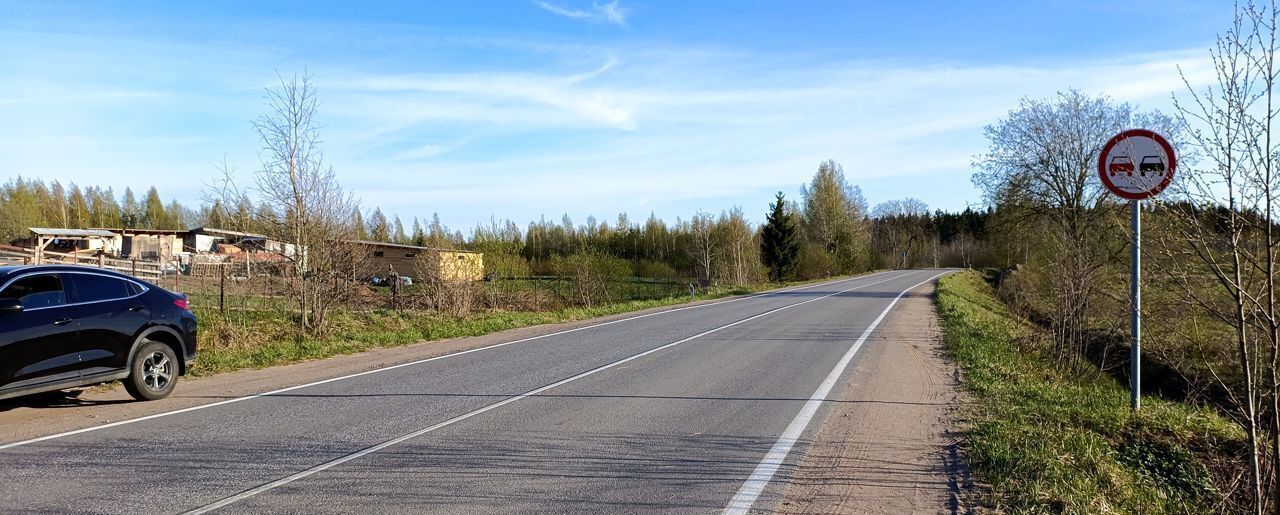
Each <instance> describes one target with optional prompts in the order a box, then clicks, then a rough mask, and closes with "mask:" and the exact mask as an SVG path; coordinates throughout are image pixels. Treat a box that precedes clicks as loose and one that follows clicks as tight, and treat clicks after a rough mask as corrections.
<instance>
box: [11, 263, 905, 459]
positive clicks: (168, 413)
mask: <svg viewBox="0 0 1280 515" xmlns="http://www.w3.org/2000/svg"><path fill="white" fill-rule="evenodd" d="M890 272H892V271H884V272H876V273H874V274H867V275H864V276H860V277H852V278H849V279H841V280H838V281H831V282H825V283H819V284H811V285H806V286H797V287H794V288H787V289H783V290H773V291H767V292H762V293H757V294H755V295H748V296H745V297H738V298H736V299H729V300H724V301H719V302H708V303H706V304H698V305H694V306H684V307H679V308H674V309H667V310H663V311H656V312H653V313H645V314H643V315H636V316H632V317H627V318H620V319H618V320H610V321H608V322H601V323H599V324H592V325H586V326H582V327H575V328H573V329H566V330H564V331H557V332H554V333H548V334H544V335H540V336H531V337H529V338H521V339H519V340H512V341H509V342H502V343H496V344H493V345H489V346H486V347H479V348H475V349H470V350H465V351H459V352H454V353H452V354H445V355H443V356H435V357H432V358H426V359H420V360H417V361H411V362H408V363H401V364H398V365H391V366H386V367H381V368H375V369H373V370H366V371H364V372H357V373H354V374H348V375H345V376H340V377H333V378H329V379H324V380H320V381H315V382H311V383H306V384H300V385H297V386H290V387H287V388H281V389H279V390H271V391H269V392H263V393H257V394H253V395H246V396H244V397H236V398H234V399H227V400H223V401H218V402H212V403H209V404H201V405H199V406H191V407H188V408H182V409H178V410H173V411H166V412H163V413H155V414H152V415H146V416H142V417H138V418H131V419H128V420H121V421H118V422H111V423H108V424H102V425H100V426H93V427H86V428H82V429H76V430H73V431H65V432H62V433H57V434H52V435H46V436H41V437H37V438H31V439H28V440H21V441H17V442H12V443H7V444H3V445H0V451H2V450H5V449H12V448H14V447H21V446H24V445H30V444H33V443H38V442H45V441H49V440H55V439H58V438H65V437H68V436H73V435H78V434H83V433H90V432H93V431H101V430H103V429H110V428H113V427H119V426H123V425H127V424H135V423H138V422H144V421H147V420H153V419H157V418H162V417H168V416H172V415H180V414H183V413H190V412H192V411H199V410H203V409H209V408H216V407H218V406H226V405H228V404H234V403H237V402H243V401H248V400H253V399H258V398H261V397H270V396H272V395H279V394H282V393H286V392H291V391H294V390H300V389H303V388H310V387H312V386H319V385H322V384H326V383H332V382H335V381H344V380H347V379H353V378H356V377H360V376H365V375H369V374H376V373H378V372H386V371H388V370H395V369H397V368H403V367H411V366H414V365H421V364H423V363H427V362H431V361H436V360H441V359H445V358H452V357H456V356H462V355H464V354H471V353H473V352H480V351H485V350H490V349H496V348H498V347H505V346H507V345H513V344H517V343H524V342H528V341H533V340H540V339H543V338H550V337H552V336H560V335H562V334H568V333H572V332H577V331H583V330H586V329H594V328H597V327H603V326H606V325H612V324H617V323H622V322H629V321H631V320H637V319H641V318H647V317H651V316H658V315H664V314H667V313H676V312H679V311H685V310H688V309H697V308H703V307H709V306H719V305H722V304H728V303H731V302H738V301H742V300H747V299H754V298H758V297H766V296H769V295H774V294H778V293H786V292H792V291H797V290H806V289H809V288H817V287H819V286H827V285H831V284H839V283H844V282H849V281H856V280H859V279H868V278H871V277H876V276H879V275H884V274H887V273H890Z"/></svg>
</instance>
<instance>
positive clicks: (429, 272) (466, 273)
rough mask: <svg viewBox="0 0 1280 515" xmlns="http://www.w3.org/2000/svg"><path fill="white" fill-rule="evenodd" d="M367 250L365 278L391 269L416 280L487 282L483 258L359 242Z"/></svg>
mask: <svg viewBox="0 0 1280 515" xmlns="http://www.w3.org/2000/svg"><path fill="white" fill-rule="evenodd" d="M351 243H354V244H357V245H359V246H361V247H363V248H364V249H365V252H366V255H365V265H366V266H364V267H363V268H364V274H366V275H369V276H374V275H378V276H384V275H386V274H387V272H388V271H389V270H390V269H394V270H395V271H396V273H398V274H400V275H408V276H411V277H414V278H415V279H427V278H439V279H441V280H444V281H481V280H484V254H483V253H480V252H471V251H467V250H451V249H433V248H429V247H419V246H417V245H403V244H399V243H385V242H380V241H368V240H356V241H352V242H351Z"/></svg>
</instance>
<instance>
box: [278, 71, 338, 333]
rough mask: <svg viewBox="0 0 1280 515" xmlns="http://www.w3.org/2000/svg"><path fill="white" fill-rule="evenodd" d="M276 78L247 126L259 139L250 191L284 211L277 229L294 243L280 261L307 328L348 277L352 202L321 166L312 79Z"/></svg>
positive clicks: (320, 321)
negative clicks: (292, 281)
mask: <svg viewBox="0 0 1280 515" xmlns="http://www.w3.org/2000/svg"><path fill="white" fill-rule="evenodd" d="M279 80H280V83H279V85H278V86H277V87H276V88H274V89H268V90H267V91H266V96H265V98H266V103H267V108H268V112H267V113H266V114H264V115H262V116H261V117H259V118H258V119H257V120H255V121H254V122H253V127H254V129H255V130H256V131H257V133H258V136H259V138H260V139H261V141H262V149H261V151H260V152H259V156H258V157H259V160H260V162H261V164H262V168H261V170H259V171H258V173H257V175H256V179H257V189H258V192H259V194H260V195H261V197H262V198H261V200H262V201H263V202H269V203H271V204H273V205H275V206H277V207H278V209H279V211H281V212H282V213H283V217H282V218H281V220H280V222H279V223H280V224H281V227H280V229H282V232H284V233H287V234H289V236H290V239H291V240H292V242H293V243H294V245H295V247H294V251H293V252H291V253H286V257H287V258H288V259H289V260H290V262H291V263H292V264H293V269H294V273H295V276H296V298H297V302H298V308H299V312H300V317H299V324H300V325H301V326H302V327H303V328H304V329H306V330H312V331H314V330H318V329H320V328H322V327H323V325H324V322H325V315H326V314H327V313H328V311H329V310H330V308H331V307H332V306H333V305H334V304H335V303H336V302H338V301H340V300H341V299H342V298H343V297H344V296H345V292H346V291H347V287H348V286H349V284H347V282H348V281H349V280H350V277H348V276H347V275H346V274H345V273H344V271H348V270H353V269H355V265H354V260H356V259H358V255H359V251H358V250H357V249H356V248H355V246H354V245H352V244H351V243H350V240H351V239H353V236H354V234H355V232H356V231H355V228H354V227H352V224H351V220H350V214H351V213H352V211H353V210H354V209H355V207H356V204H355V202H354V201H353V200H352V198H351V196H350V195H349V194H348V193H345V192H344V191H343V190H342V188H341V186H339V184H338V181H337V178H336V176H335V173H334V171H333V168H332V167H329V166H326V165H325V164H324V153H323V151H322V150H321V147H320V143H321V142H320V132H319V124H318V122H317V121H316V119H315V116H316V111H317V108H318V106H319V102H318V98H317V96H316V89H315V87H314V86H313V85H312V82H311V76H310V75H308V74H305V73H304V74H303V75H301V76H296V75H295V76H293V77H292V78H289V79H285V78H284V77H280V78H279Z"/></svg>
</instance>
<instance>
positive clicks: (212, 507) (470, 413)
mask: <svg viewBox="0 0 1280 515" xmlns="http://www.w3.org/2000/svg"><path fill="white" fill-rule="evenodd" d="M900 278H902V275H898V276H896V277H890V278H888V279H884V280H880V281H876V282H873V283H868V284H864V285H861V286H855V287H853V288H849V289H847V290H841V291H838V292H835V293H831V294H828V295H823V296H821V297H814V298H812V299H809V300H805V301H801V302H797V303H795V304H788V305H786V306H782V307H780V308H774V309H771V310H769V311H765V312H764V313H760V314H757V315H752V316H750V317H747V318H743V319H741V320H738V321H736V322H730V323H728V324H725V325H722V326H720V327H716V328H714V329H708V330H706V331H703V332H701V333H698V334H695V335H693V336H689V337H687V338H682V339H680V340H676V341H674V342H671V343H668V344H665V345H662V346H660V347H655V348H652V349H649V350H647V351H644V352H641V353H639V354H633V355H631V356H629V357H626V358H622V359H620V360H618V361H614V362H612V363H609V364H606V365H601V366H598V367H596V368H593V369H591V370H588V371H586V372H582V373H579V374H577V375H574V376H571V377H568V378H565V379H561V380H559V381H556V382H554V383H551V384H548V385H546V386H541V387H538V388H535V389H533V390H529V391H527V392H524V393H522V394H519V395H516V396H513V397H509V398H506V399H503V400H501V401H498V402H495V403H493V404H489V405H487V406H484V407H481V408H477V409H475V410H472V411H468V412H466V413H463V414H462V415H458V416H456V417H453V418H451V419H449V420H446V421H444V422H440V423H438V424H435V425H432V426H428V427H424V428H422V429H419V430H417V431H414V432H412V433H409V434H406V435H404V436H400V437H396V438H393V439H391V440H387V441H385V442H382V443H380V444H377V445H373V446H370V447H366V448H364V449H361V450H359V451H356V452H353V453H351V454H348V455H346V456H342V457H340V458H336V459H333V460H331V461H327V462H325V463H321V464H319V465H316V466H314V467H311V468H309V469H307V470H303V471H301V472H298V473H295V474H293V475H290V476H287V477H284V478H280V479H277V480H275V481H272V482H270V483H267V484H264V485H261V486H258V487H256V488H252V489H249V490H245V491H244V492H241V493H238V494H236V495H233V496H230V497H227V498H224V499H222V500H219V501H217V502H214V503H210V504H207V505H205V506H201V507H199V508H196V509H194V510H191V511H188V512H186V513H185V514H184V515H199V514H202V513H208V512H210V511H212V510H216V509H218V508H221V507H224V506H227V505H229V504H232V503H235V502H238V501H242V500H244V499H248V498H250V497H253V496H255V495H258V494H260V493H263V492H266V491H268V490H271V489H274V488H277V487H280V486H283V485H287V484H289V483H292V482H294V481H297V480H299V479H303V478H305V477H307V476H310V475H313V474H316V473H318V472H322V471H324V470H327V469H330V468H333V467H335V466H338V465H341V464H343V463H346V462H348V461H351V460H354V459H357V458H360V457H362V456H366V455H369V454H372V453H375V452H378V451H380V450H382V449H386V448H387V447H391V446H393V445H396V444H399V443H402V442H404V441H406V440H411V439H413V438H417V437H419V436H422V435H424V434H427V433H430V432H432V431H435V430H437V429H440V428H443V427H446V426H449V425H452V424H456V423H458V422H461V421H463V420H466V419H469V418H471V417H474V416H476V415H479V414H482V413H485V412H487V411H491V410H495V409H498V408H501V407H503V406H506V405H508V404H511V403H513V402H516V401H519V400H521V399H526V398H529V397H532V396H534V395H537V394H540V393H542V392H545V391H547V390H550V389H552V388H555V387H558V386H562V385H565V384H568V383H571V382H573V381H577V380H579V379H582V378H584V377H587V376H590V375H592V374H595V373H597V372H601V371H604V370H608V369H610V368H613V367H615V366H618V365H621V364H623V363H627V362H630V361H633V360H636V359H640V358H642V357H645V356H648V355H650V354H653V353H655V352H659V351H663V350H666V349H669V348H671V347H675V346H676V345H680V344H682V343H685V342H688V341H690V340H694V339H697V338H701V337H703V336H706V335H708V334H711V333H714V332H717V331H720V330H723V329H728V328H730V327H733V326H736V325H738V324H743V323H746V322H750V321H752V320H755V319H757V318H760V317H764V316H768V315H772V314H774V313H777V312H779V311H782V310H786V309H791V308H794V307H796V306H802V305H804V304H808V303H810V302H816V301H819V300H822V299H825V298H828V297H834V296H836V295H839V294H841V293H845V292H850V291H853V290H859V289H862V288H866V287H868V286H874V285H877V284H880V283H883V282H888V281H892V280H894V279H900ZM917 286H918V285H917ZM899 297H901V295H899ZM895 302H896V299H895ZM882 316H883V315H882Z"/></svg>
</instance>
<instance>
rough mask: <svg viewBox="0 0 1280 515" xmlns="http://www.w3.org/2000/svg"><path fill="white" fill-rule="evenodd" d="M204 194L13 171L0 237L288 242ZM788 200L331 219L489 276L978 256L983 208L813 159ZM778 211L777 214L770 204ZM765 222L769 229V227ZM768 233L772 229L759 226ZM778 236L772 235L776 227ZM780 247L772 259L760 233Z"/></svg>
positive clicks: (239, 203)
mask: <svg viewBox="0 0 1280 515" xmlns="http://www.w3.org/2000/svg"><path fill="white" fill-rule="evenodd" d="M241 193H242V194H241V195H238V196H235V197H233V198H231V199H223V198H215V199H212V200H210V201H207V202H204V203H203V204H202V205H200V206H199V207H198V208H195V209H192V208H188V207H186V206H184V205H182V204H181V203H179V202H178V201H176V200H169V201H167V202H166V201H165V200H164V199H163V198H162V197H161V196H160V193H159V192H158V191H157V189H156V188H155V187H150V188H148V189H147V192H146V194H145V195H144V196H143V198H142V199H137V197H136V196H135V195H134V194H133V191H132V189H126V190H125V192H124V194H123V195H120V196H117V195H116V194H115V193H114V192H113V191H112V190H111V189H110V188H100V187H96V186H88V187H84V188H81V187H80V186H78V185H76V184H71V185H69V186H66V187H64V186H63V185H62V184H61V183H60V182H58V181H51V182H48V183H46V182H44V181H41V180H39V179H27V178H22V177H18V178H14V179H11V180H9V181H8V182H7V183H4V184H3V185H0V240H2V241H5V242H8V241H12V240H15V239H18V238H21V237H25V236H26V235H27V234H28V231H27V229H28V228H29V227H55V228H74V229H83V228H133V229H172V230H179V229H185V228H191V227H200V226H204V227H214V228H223V229H233V230H239V231H244V232H251V233H258V234H266V235H269V236H272V237H276V238H280V239H284V240H287V241H292V240H293V239H294V238H293V237H291V235H290V234H288V231H287V230H283V224H284V222H285V219H287V218H289V217H288V216H284V215H281V214H280V213H281V212H282V211H284V212H288V208H287V207H286V208H285V209H281V208H280V207H279V206H278V205H273V203H271V202H268V201H260V202H255V201H254V200H253V198H252V197H251V196H250V195H249V194H248V193H247V192H241ZM799 193H800V194H799V199H798V200H796V201H790V200H787V199H786V197H785V196H784V195H783V194H782V193H781V192H779V196H778V197H777V198H776V199H775V203H774V204H771V205H770V206H769V213H768V220H769V223H768V224H766V225H764V226H757V225H756V224H753V223H751V222H750V220H749V219H748V216H747V213H746V211H745V210H744V209H743V208H742V207H733V208H731V209H726V210H723V211H721V212H719V213H711V212H707V211H698V212H697V213H694V214H693V215H692V216H690V217H689V218H687V219H684V218H677V219H676V220H675V222H674V223H668V222H666V221H664V220H663V219H661V218H658V217H657V216H656V215H654V214H652V213H651V214H650V215H649V216H648V217H647V218H645V219H643V220H640V221H636V220H632V219H631V218H629V216H628V215H627V214H626V213H622V214H619V215H617V217H616V218H614V219H613V220H612V221H609V220H599V219H597V218H595V217H594V216H589V217H587V218H586V220H585V221H584V222H583V223H575V222H574V220H573V219H572V218H571V217H570V216H569V215H567V214H566V215H563V216H562V217H561V218H560V219H559V220H557V221H552V220H548V219H546V218H542V219H539V220H536V221H532V222H529V223H527V224H524V225H523V226H522V225H520V224H517V223H516V222H514V221H512V220H509V219H503V220H498V219H491V220H490V221H489V222H488V223H486V224H478V225H477V226H475V227H474V228H473V229H471V231H470V233H469V234H464V233H463V232H461V231H457V230H451V229H450V228H448V227H447V226H445V225H444V224H443V223H441V221H440V217H439V215H438V214H435V215H433V216H432V217H431V219H430V220H428V221H426V222H425V223H424V222H423V221H422V220H420V219H418V218H416V217H415V218H413V219H412V220H411V221H410V222H409V223H408V224H406V223H404V222H402V220H401V219H400V217H399V216H398V215H392V216H387V215H386V214H384V212H383V211H382V209H381V208H377V207H375V208H373V209H371V210H362V209H361V208H360V207H359V206H358V205H352V206H351V208H350V213H349V214H347V215H346V216H345V217H344V218H343V220H341V221H343V222H345V223H346V224H347V225H348V226H349V227H350V228H351V230H350V236H351V239H354V240H369V241H378V242H386V243H398V244H405V245H416V246H423V247H432V248H458V249H466V250H475V251H480V252H484V253H485V254H486V255H487V256H489V262H490V270H489V272H490V273H495V274H502V275H521V274H526V275H554V274H555V273H556V263H557V261H556V260H557V259H563V258H566V257H569V256H573V255H577V254H592V255H598V256H607V257H609V258H612V259H618V260H622V261H625V262H626V269H627V274H628V275H633V276H637V277H649V278H660V279H674V278H696V279H698V280H699V281H700V282H702V283H704V284H711V283H722V284H747V283H752V282H760V281H763V280H769V279H772V280H782V279H813V278H819V277H827V276H832V275H839V274H847V273H853V272H860V271H865V270H870V269H875V268H907V267H913V266H969V265H972V264H973V263H974V262H975V261H977V262H980V263H981V262H984V261H983V260H984V259H986V258H987V257H986V254H985V252H986V250H985V249H984V248H983V242H984V240H985V230H986V229H985V226H986V221H987V219H988V218H989V217H990V212H988V211H985V210H974V209H966V210H964V211H963V212H958V213H949V212H945V211H941V210H938V211H935V212H930V211H929V210H928V208H927V206H926V205H925V204H924V203H923V202H921V201H919V200H917V199H910V198H909V199H902V200H894V201H889V202H885V203H882V204H880V205H878V206H876V207H875V208H874V209H868V207H867V205H866V201H865V200H864V199H863V195H862V192H861V190H860V189H859V188H858V187H857V186H852V185H850V184H848V182H847V180H846V179H845V176H844V172H843V170H842V168H841V166H840V165H839V163H836V162H835V161H826V162H823V163H821V164H820V165H819V166H818V169H817V171H816V173H815V174H814V176H813V178H812V180H811V181H810V182H809V183H808V184H805V185H803V186H802V187H801V188H800V192H799ZM779 207H780V209H781V210H780V211H778V209H776V208H779ZM770 227H772V229H770ZM771 231H772V232H771ZM779 231H781V232H779ZM775 237H778V238H782V239H783V240H785V241H786V243H785V244H784V246H789V247H790V248H791V250H789V251H786V252H783V253H782V254H778V253H777V251H775V250H770V249H772V248H776V247H777V243H776V242H775V241H772V240H771V239H772V238H775Z"/></svg>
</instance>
